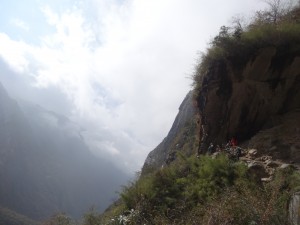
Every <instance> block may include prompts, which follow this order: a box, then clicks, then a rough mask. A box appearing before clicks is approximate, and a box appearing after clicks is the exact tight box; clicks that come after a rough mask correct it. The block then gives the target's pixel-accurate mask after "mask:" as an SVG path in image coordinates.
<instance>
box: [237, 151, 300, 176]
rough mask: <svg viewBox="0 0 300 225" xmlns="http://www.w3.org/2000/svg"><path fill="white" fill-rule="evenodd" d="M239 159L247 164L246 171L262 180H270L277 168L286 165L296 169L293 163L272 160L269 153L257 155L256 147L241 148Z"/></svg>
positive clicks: (284, 167) (283, 167) (285, 166)
mask: <svg viewBox="0 0 300 225" xmlns="http://www.w3.org/2000/svg"><path fill="white" fill-rule="evenodd" d="M240 160H241V161H242V162H245V163H246V164H247V165H248V172H249V173H250V174H251V175H253V176H254V177H256V178H257V179H259V180H260V181H262V182H269V181H271V180H272V179H273V176H274V173H275V171H276V170H278V169H286V168H288V167H292V168H294V169H298V168H297V166H296V165H294V164H290V163H285V162H283V161H281V160H273V159H272V156H270V155H262V156H259V155H258V151H257V149H247V150H243V152H242V156H241V157H240Z"/></svg>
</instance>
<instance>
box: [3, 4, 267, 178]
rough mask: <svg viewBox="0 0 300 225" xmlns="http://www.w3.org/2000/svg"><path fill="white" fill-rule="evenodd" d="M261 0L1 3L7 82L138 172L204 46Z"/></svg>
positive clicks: (98, 151)
mask: <svg viewBox="0 0 300 225" xmlns="http://www.w3.org/2000/svg"><path fill="white" fill-rule="evenodd" d="M263 7H264V4H263V3H262V2H261V1H259V0H257V1H256V0H244V1H239V0H228V1H220V0H211V1H203V0H151V1H147V0H86V1H76V0H51V1H50V0H48V1H47V0H27V1H18V0H11V1H4V0H1V1H0V10H1V20H0V57H1V59H0V66H1V73H0V82H1V83H2V84H3V86H4V87H5V88H6V90H7V91H8V92H9V94H10V95H11V96H13V97H14V98H18V99H23V100H27V101H31V102H34V103H36V104H39V105H41V106H43V107H44V108H46V109H49V110H52V111H54V112H57V113H60V114H64V115H65V116H67V117H68V118H70V120H72V121H73V122H75V123H76V124H78V125H79V126H80V127H81V128H82V129H83V130H84V131H83V132H82V133H81V134H82V135H83V137H84V139H85V141H86V142H87V143H88V145H89V147H90V149H91V150H92V151H93V152H94V153H95V154H96V155H98V156H100V157H102V158H104V159H107V160H112V161H113V162H114V163H115V164H116V165H117V166H118V167H119V168H122V169H124V170H125V171H127V172H129V173H131V174H132V173H133V172H134V171H137V170H139V169H140V168H141V166H142V164H143V162H144V160H145V157H146V156H147V154H148V153H149V151H150V150H152V149H153V148H154V147H155V146H156V145H157V144H158V143H159V142H160V141H161V140H162V139H163V138H164V137H165V136H166V134H167V132H168V130H169V129H170V127H171V125H172V122H173V120H174V118H175V116H176V114H177V112H178V107H179V105H180V102H181V101H182V100H183V98H184V97H185V95H186V94H187V93H188V91H189V90H190V89H191V86H190V85H191V79H190V78H189V77H190V76H191V75H192V73H193V69H194V64H195V63H196V60H197V58H198V53H199V51H205V46H207V43H209V41H210V39H211V38H212V37H213V36H214V35H215V34H217V33H218V31H219V28H220V27H221V26H222V25H227V24H228V23H229V22H230V20H231V18H232V16H235V15H239V14H243V15H245V16H246V17H247V15H250V14H251V13H253V12H254V11H255V10H257V9H261V8H263Z"/></svg>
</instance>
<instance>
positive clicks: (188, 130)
mask: <svg viewBox="0 0 300 225" xmlns="http://www.w3.org/2000/svg"><path fill="white" fill-rule="evenodd" d="M192 100H193V93H192V92H191V91H190V92H189V93H188V94H187V95H186V97H185V99H184V100H183V102H182V103H181V105H180V107H179V112H178V114H177V116H176V118H175V121H174V123H173V125H172V127H171V129H170V131H169V133H168V135H167V137H166V138H164V140H163V141H162V142H161V143H160V144H159V145H158V146H157V147H156V148H155V149H154V150H153V151H151V152H150V153H149V154H148V156H147V158H146V161H145V163H144V166H143V169H142V173H146V172H148V171H151V170H152V169H156V168H159V167H161V166H163V165H164V164H166V163H169V162H170V161H172V160H174V159H175V157H176V152H177V151H178V150H182V149H183V148H189V150H192V148H193V142H192V141H189V140H188V139H190V138H191V137H192V139H193V137H194V136H195V123H194V115H195V113H196V109H195V108H194V106H193V104H192V102H193V101H192Z"/></svg>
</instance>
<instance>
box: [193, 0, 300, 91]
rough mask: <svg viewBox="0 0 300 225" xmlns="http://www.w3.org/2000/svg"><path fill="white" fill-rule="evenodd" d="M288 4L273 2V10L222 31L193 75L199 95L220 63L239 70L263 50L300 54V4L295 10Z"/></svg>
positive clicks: (235, 22) (277, 0)
mask: <svg viewBox="0 0 300 225" xmlns="http://www.w3.org/2000/svg"><path fill="white" fill-rule="evenodd" d="M286 2H287V1H281V0H269V1H267V3H268V4H269V6H270V7H269V9H268V10H263V11H258V12H256V14H255V16H254V17H253V19H252V20H251V21H250V22H249V23H248V24H247V25H242V19H240V18H235V19H234V22H233V24H232V26H222V27H221V28H220V32H219V34H218V35H217V36H216V37H215V38H214V39H213V40H212V41H211V43H210V46H209V47H208V49H207V51H206V52H205V53H202V54H201V56H200V58H199V62H198V64H197V66H196V70H195V73H194V75H193V80H194V88H195V92H194V93H195V94H196V95H197V93H199V90H200V89H201V86H202V82H203V77H204V76H205V75H206V74H207V73H208V72H209V70H210V69H211V67H212V66H213V65H216V63H217V62H220V61H227V62H231V63H232V64H234V65H235V67H236V68H243V67H244V66H245V63H247V62H248V61H249V59H251V58H252V57H253V56H255V55H256V54H257V53H258V52H259V50H260V49H261V48H265V47H270V46H273V47H276V48H277V49H278V50H280V51H281V52H288V53H289V54H293V53H296V52H299V51H300V5H299V4H297V5H295V6H293V7H292V6H291V5H287V4H284V3H286Z"/></svg>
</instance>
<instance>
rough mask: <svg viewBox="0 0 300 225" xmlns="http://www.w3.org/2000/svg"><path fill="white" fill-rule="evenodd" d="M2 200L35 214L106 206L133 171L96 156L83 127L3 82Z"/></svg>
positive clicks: (0, 121) (0, 107)
mask: <svg viewBox="0 0 300 225" xmlns="http://www.w3.org/2000/svg"><path fill="white" fill-rule="evenodd" d="M0 134H1V135H0V155H1V158H0V181H1V182H0V205H2V206H3V207H6V208H9V209H12V210H14V211H16V212H18V213H21V214H23V215H26V216H28V217H30V218H33V219H44V218H46V217H49V216H50V215H52V214H53V213H55V212H58V211H64V212H66V213H68V214H70V215H72V216H73V217H75V218H78V217H80V216H81V215H82V213H84V212H86V211H87V210H88V209H89V207H91V206H92V205H95V206H96V207H97V209H99V210H104V209H105V208H106V207H107V205H108V204H110V202H111V201H112V200H113V198H116V193H115V192H116V191H117V190H119V188H120V185H121V184H123V183H124V182H125V181H126V180H127V176H126V175H125V174H124V173H123V172H121V171H119V170H118V169H117V168H115V167H113V165H112V164H111V163H109V162H106V161H103V160H101V159H99V158H97V157H95V156H94V155H92V154H91V153H90V151H89V149H88V147H87V145H86V144H85V142H84V140H83V139H82V138H81V136H80V128H79V127H78V126H77V125H76V124H74V123H72V122H71V121H69V120H68V119H67V118H66V117H63V116H61V115H58V114H55V113H53V112H49V111H47V110H44V109H43V108H41V107H38V106H35V105H33V104H30V103H25V102H23V103H22V107H20V105H19V104H17V102H16V101H14V100H13V99H11V98H10V97H9V96H8V94H7V93H6V91H5V90H4V88H3V87H2V86H0Z"/></svg>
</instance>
